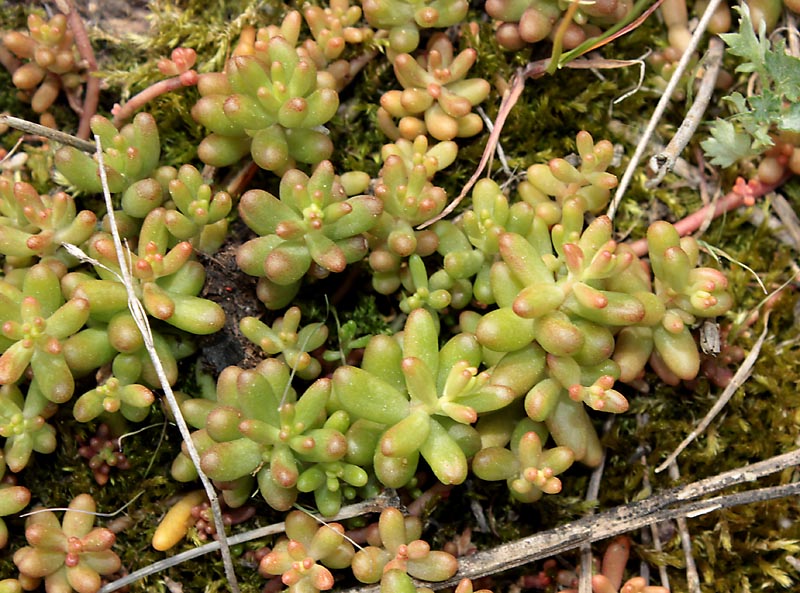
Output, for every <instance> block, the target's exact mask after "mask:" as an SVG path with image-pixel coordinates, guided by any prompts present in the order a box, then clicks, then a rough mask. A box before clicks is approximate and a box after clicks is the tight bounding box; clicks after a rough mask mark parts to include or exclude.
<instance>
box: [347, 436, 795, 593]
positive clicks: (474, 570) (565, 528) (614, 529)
mask: <svg viewBox="0 0 800 593" xmlns="http://www.w3.org/2000/svg"><path fill="white" fill-rule="evenodd" d="M799 462H800V449H798V450H794V451H791V452H790V453H784V454H783V455H778V456H775V457H772V458H770V459H767V460H765V461H760V462H757V463H753V464H751V465H747V466H745V467H742V468H738V469H735V470H731V471H728V472H724V473H722V474H719V475H717V476H714V477H712V478H706V479H704V480H700V481H698V482H695V483H693V484H689V485H687V486H683V487H679V488H671V489H669V490H666V491H665V492H662V493H660V494H656V495H654V496H651V497H650V498H647V499H645V500H642V501H638V502H634V503H631V504H628V505H625V506H620V507H616V508H613V509H611V510H609V511H606V512H604V513H600V514H598V515H593V516H590V517H585V518H583V519H579V520H577V521H573V522H571V523H567V524H565V525H561V526H559V527H557V528H555V529H551V530H549V531H544V532H541V533H537V534H535V535H532V536H529V537H526V538H523V539H520V540H517V541H514V542H509V543H507V544H503V545H500V546H498V547H496V548H493V549H491V550H484V551H481V552H478V553H476V554H473V555H472V556H466V557H464V558H460V559H459V565H460V567H459V570H458V572H457V573H456V575H455V576H454V577H453V578H452V579H450V580H448V581H442V582H440V583H430V582H421V581H418V582H417V586H425V587H429V588H432V589H437V590H438V589H444V588H446V587H452V586H455V585H456V584H458V582H459V581H460V580H461V579H463V578H470V579H477V578H480V577H484V576H488V575H492V574H496V573H498V572H502V571H504V570H509V569H511V568H517V567H518V566H522V565H525V564H528V563H530V562H533V561H535V560H541V559H544V558H550V557H552V556H554V555H556V554H561V553H564V552H568V551H570V550H574V549H576V548H578V547H580V546H581V544H584V543H587V542H589V543H592V542H597V541H601V540H604V539H608V538H610V537H614V536H616V535H621V534H623V533H628V532H630V531H634V530H636V529H639V528H641V527H643V526H645V525H650V524H652V523H660V522H662V521H667V520H670V519H674V518H676V517H689V518H691V517H697V516H699V515H703V514H706V513H710V512H713V511H716V510H719V509H723V508H729V507H732V506H737V505H743V504H751V503H753V502H761V501H766V500H774V499H777V498H786V497H789V496H796V495H798V494H800V482H793V483H791V484H785V485H780V486H773V487H768V488H759V489H754V490H747V491H744V492H737V493H735V494H727V495H723V496H718V497H715V498H710V499H707V500H694V499H697V498H699V497H701V496H704V495H706V494H710V493H712V492H718V491H720V490H722V489H723V488H727V487H729V486H733V485H736V484H742V483H745V482H752V481H754V480H756V479H758V478H760V477H762V476H766V475H770V474H774V473H777V472H780V471H782V470H784V469H785V468H787V467H790V466H792V465H796V464H798V463H799ZM379 591H380V586H379V585H373V586H369V587H358V588H354V589H348V590H347V591H345V592H344V593H378V592H379Z"/></svg>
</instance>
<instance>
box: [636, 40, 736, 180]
mask: <svg viewBox="0 0 800 593" xmlns="http://www.w3.org/2000/svg"><path fill="white" fill-rule="evenodd" d="M723 49H724V46H723V44H722V40H721V39H720V38H719V37H712V38H711V40H710V41H709V42H708V53H707V54H706V58H705V69H706V70H705V73H704V74H703V79H702V81H701V82H700V88H699V89H698V90H697V95H696V96H695V99H694V103H692V106H691V108H690V109H689V111H688V113H687V114H686V117H685V118H684V119H683V122H681V126H680V127H679V128H678V131H677V132H675V135H674V136H673V137H672V140H670V142H669V144H668V145H667V147H666V148H665V149H664V150H662V151H661V152H659V153H658V154H656V155H654V156H653V157H651V159H650V168H651V169H652V170H653V172H654V173H655V177H653V179H650V180H649V181H648V182H647V183H646V184H645V186H646V187H647V188H648V189H650V188H653V187H656V186H657V185H658V184H659V183H661V181H662V180H663V179H664V176H665V175H666V174H667V173H668V172H670V171H672V168H673V167H674V166H675V162H676V161H677V160H678V155H680V154H681V153H682V152H683V149H684V148H686V145H687V144H689V141H690V140H691V139H692V136H694V133H695V131H696V130H697V126H699V125H700V120H701V119H702V118H703V114H704V113H705V112H706V108H707V107H708V102H709V101H710V100H711V93H712V92H713V90H714V85H715V84H716V82H717V76H718V75H719V69H720V66H721V65H722V54H723Z"/></svg>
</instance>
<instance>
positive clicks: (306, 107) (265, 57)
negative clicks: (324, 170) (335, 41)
mask: <svg viewBox="0 0 800 593" xmlns="http://www.w3.org/2000/svg"><path fill="white" fill-rule="evenodd" d="M299 19H300V14H299V13H297V12H293V13H290V15H288V16H287V17H286V18H285V19H284V23H285V24H286V25H287V26H285V27H284V28H283V30H279V31H272V32H270V31H269V30H267V29H262V30H260V31H259V33H258V34H257V38H256V40H255V42H254V43H253V44H252V45H251V46H250V47H248V48H247V49H246V50H244V51H239V52H238V53H235V54H234V55H233V56H232V57H231V58H230V60H229V61H228V64H227V67H226V71H225V72H224V73H212V74H204V75H201V77H200V81H199V83H198V89H199V90H200V94H201V95H202V97H201V98H200V100H199V101H198V102H197V103H196V104H195V106H194V108H193V109H192V115H193V117H194V118H195V119H196V120H197V121H198V122H199V123H201V124H202V125H204V126H205V127H207V128H208V129H210V130H211V132H212V133H211V134H210V135H209V136H207V137H206V138H205V139H204V140H203V141H202V142H201V144H200V146H199V148H198V155H199V156H200V158H201V159H202V160H203V162H205V163H207V164H209V165H214V166H225V165H230V164H233V163H234V162H236V161H238V160H239V159H240V158H242V157H243V156H245V155H246V154H247V153H248V152H249V153H250V155H251V156H252V158H253V160H254V161H255V162H256V163H257V164H258V165H259V166H260V167H261V168H263V169H266V170H268V171H275V172H277V173H279V174H281V173H284V172H285V171H288V170H289V169H291V168H292V167H294V166H295V164H296V163H297V162H300V163H307V164H317V163H320V162H322V161H323V160H325V159H327V158H329V157H330V155H331V153H332V152H333V144H332V143H331V141H330V139H329V138H328V136H327V135H326V134H325V133H324V132H323V131H321V129H323V128H322V126H324V125H325V124H326V123H327V122H328V121H329V120H330V119H331V118H332V117H333V115H334V114H335V113H336V110H337V108H338V107H339V95H338V93H337V92H336V90H335V89H334V88H333V87H334V86H335V81H333V80H325V77H322V79H321V80H320V77H318V76H317V66H316V64H315V63H314V61H313V60H311V59H310V58H308V57H306V55H304V52H301V51H299V48H297V47H296V44H297V33H296V31H297V30H299V24H300V22H299ZM294 22H296V26H293V25H291V23H294ZM320 82H321V83H322V84H320ZM326 85H328V86H326Z"/></svg>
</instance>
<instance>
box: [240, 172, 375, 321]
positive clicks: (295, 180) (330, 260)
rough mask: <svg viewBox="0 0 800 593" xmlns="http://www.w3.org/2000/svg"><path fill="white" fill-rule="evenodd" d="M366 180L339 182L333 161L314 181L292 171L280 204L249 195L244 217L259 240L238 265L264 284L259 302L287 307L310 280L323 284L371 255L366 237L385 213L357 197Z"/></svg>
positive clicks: (246, 247)
mask: <svg viewBox="0 0 800 593" xmlns="http://www.w3.org/2000/svg"><path fill="white" fill-rule="evenodd" d="M365 177H366V176H364V175H362V174H358V173H351V174H345V175H344V176H342V177H339V178H337V177H336V176H335V174H334V171H333V165H331V163H330V162H329V161H324V162H322V163H320V164H319V165H318V166H317V167H316V169H315V170H314V172H313V173H312V175H311V176H310V177H309V176H307V175H306V174H305V173H303V172H302V171H299V170H296V169H293V170H291V171H288V172H287V173H286V174H285V175H284V176H283V177H282V179H281V185H280V199H278V198H276V197H275V196H273V195H272V194H270V193H268V192H265V191H263V190H250V191H249V192H247V193H246V194H244V195H243V196H242V199H241V200H240V202H239V214H240V215H241V217H242V219H243V220H244V221H245V223H246V224H247V225H248V226H249V227H250V228H252V229H253V230H254V231H255V232H256V233H257V234H258V235H259V237H257V238H256V239H252V240H250V241H248V242H246V243H245V244H243V245H242V246H241V247H240V248H239V250H238V252H237V257H236V261H237V263H238V264H239V266H240V267H241V268H242V270H243V271H244V272H246V273H247V274H250V275H253V276H260V277H262V278H264V280H262V282H261V285H260V287H259V297H260V298H261V299H262V301H264V302H265V304H266V305H267V307H269V308H280V307H283V306H285V305H286V304H288V302H290V301H291V299H292V298H293V297H294V295H295V294H297V291H298V290H299V288H300V281H301V280H302V278H303V277H304V276H305V275H306V274H310V275H311V276H314V277H317V278H322V277H325V276H327V275H328V274H329V273H330V272H341V271H343V270H344V269H345V267H346V266H347V264H349V263H353V262H355V261H358V260H360V259H361V258H363V257H364V255H366V252H367V239H366V236H365V233H366V231H368V230H370V229H371V228H372V227H373V226H374V225H375V223H376V220H377V218H378V216H379V215H380V214H381V211H382V209H383V207H382V205H381V202H380V200H378V199H376V198H375V197H372V196H366V195H356V196H354V197H347V196H352V195H354V194H356V193H359V192H361V191H363V190H364V189H366V183H365V181H368V178H367V179H365Z"/></svg>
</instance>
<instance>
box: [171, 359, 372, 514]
mask: <svg viewBox="0 0 800 593" xmlns="http://www.w3.org/2000/svg"><path fill="white" fill-rule="evenodd" d="M330 389H331V386H330V380H328V379H318V380H317V381H315V382H314V383H313V384H312V385H311V386H309V387H308V389H306V391H305V392H304V393H303V394H302V395H301V396H299V397H298V396H297V395H296V393H295V391H294V390H293V389H292V388H291V386H290V371H289V368H288V367H287V366H286V364H284V363H283V362H281V361H279V360H277V359H266V360H265V361H263V362H261V363H260V364H259V365H258V366H257V367H256V368H255V369H253V370H247V371H245V370H242V369H240V368H238V367H229V368H227V369H225V370H224V371H223V372H222V374H221V375H220V378H219V381H218V382H217V393H216V398H217V400H216V402H213V401H209V400H204V399H193V400H188V401H186V402H184V403H183V405H182V408H183V410H184V414H185V415H186V418H187V421H189V422H190V423H191V424H192V425H193V426H196V427H198V428H202V429H203V431H204V432H203V435H202V437H200V438H202V440H203V441H204V442H203V443H202V445H201V446H200V447H199V448H200V449H201V451H200V457H201V466H202V468H203V471H205V472H206V474H208V476H209V477H210V478H211V479H212V480H216V481H218V482H235V481H237V480H243V479H245V480H246V479H247V478H249V476H251V475H255V478H256V480H257V481H258V486H259V490H260V491H261V494H262V495H263V496H264V498H265V499H266V501H267V502H268V503H269V504H270V505H271V506H273V507H274V508H276V509H278V510H287V509H288V508H290V507H291V505H292V504H293V503H294V501H295V499H296V497H297V493H298V489H297V485H298V480H299V479H300V477H301V475H302V474H303V472H304V471H305V470H308V469H309V468H313V467H315V466H317V464H322V465H321V466H320V467H319V469H320V471H322V473H323V474H324V475H325V477H326V478H328V477H331V478H337V480H338V476H329V475H328V473H326V472H329V471H330V470H331V467H330V466H327V465H325V464H329V463H333V462H337V461H339V460H342V459H343V458H344V456H345V454H346V453H347V440H346V438H345V436H344V434H343V433H342V431H341V430H339V429H338V428H335V427H333V426H332V424H336V422H326V416H327V414H326V411H325V407H326V405H327V403H328V397H329V394H330ZM342 428H345V429H346V427H342ZM354 475H355V474H354V473H353V470H348V471H344V472H342V479H343V480H345V481H346V480H348V479H352V477H353V476H354ZM187 477H189V476H187ZM304 480H311V477H308V478H304ZM355 481H356V482H357V483H358V482H365V481H366V480H363V479H362V476H361V475H360V474H359V475H358V476H356V478H355ZM306 483H309V484H310V483H311V482H308V481H307V482H306ZM240 484H241V483H240ZM314 486H315V487H314V488H308V491H311V490H315V494H317V492H316V489H317V487H321V486H323V485H314ZM324 486H325V487H326V488H328V489H336V488H338V481H336V483H335V484H334V483H328V482H327V480H326V482H325V484H324ZM320 495H323V493H322V492H320V493H319V494H318V495H317V496H318V497H319V496H320ZM226 500H228V499H226ZM242 502H243V501H242ZM228 503H229V504H231V506H235V505H234V504H233V503H232V502H231V500H228ZM330 506H331V507H332V508H335V510H333V513H335V512H337V511H338V503H334V502H331V504H330Z"/></svg>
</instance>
